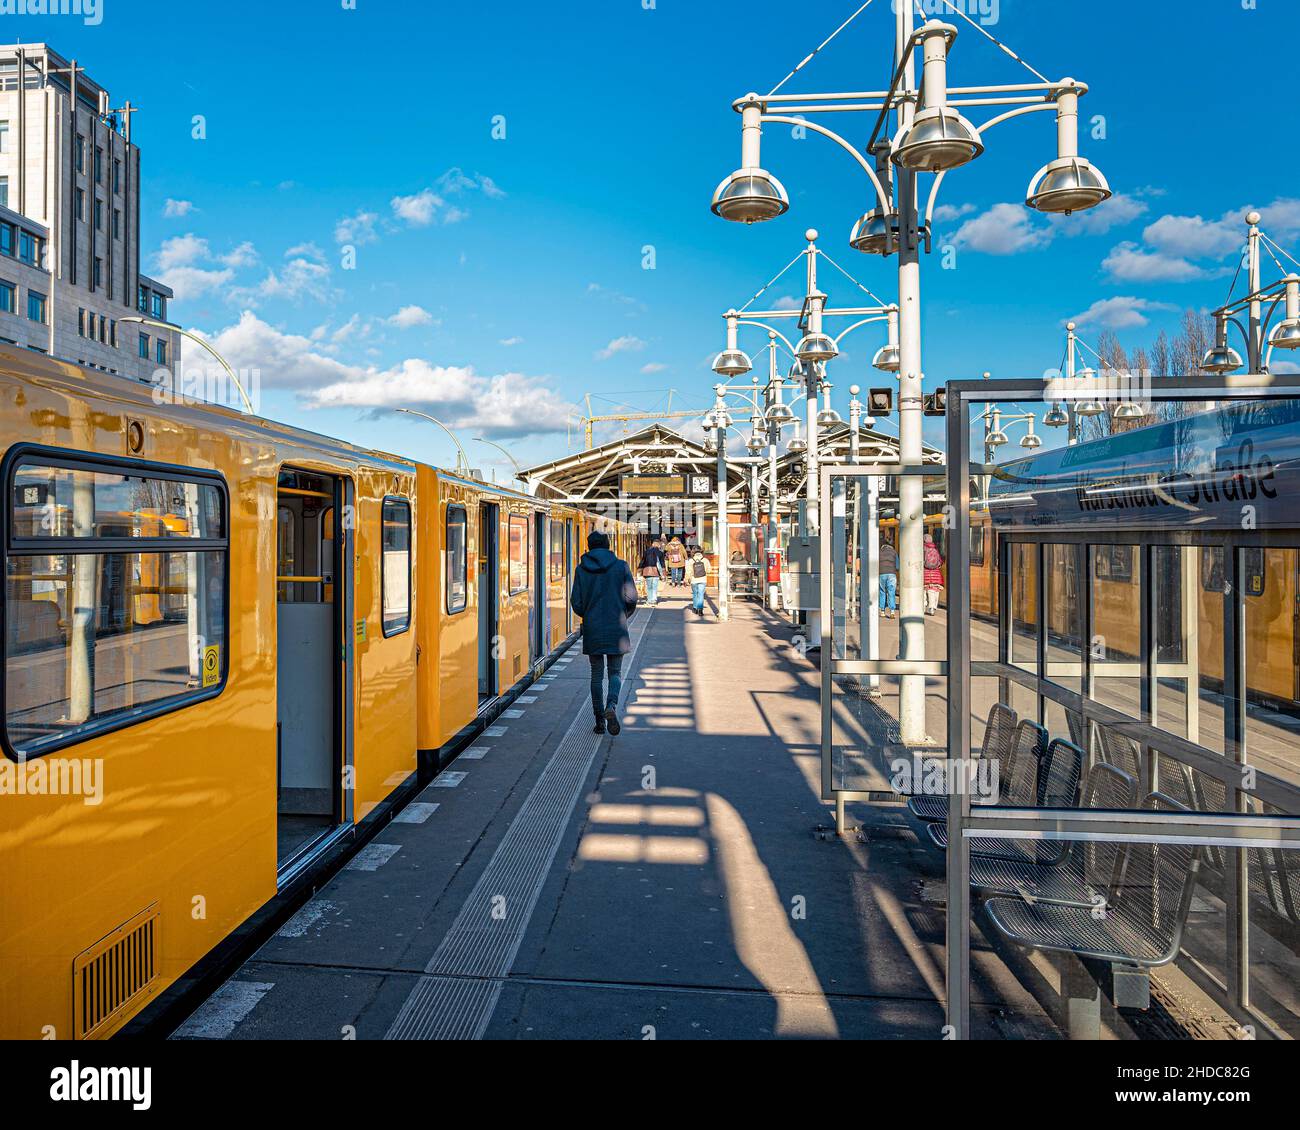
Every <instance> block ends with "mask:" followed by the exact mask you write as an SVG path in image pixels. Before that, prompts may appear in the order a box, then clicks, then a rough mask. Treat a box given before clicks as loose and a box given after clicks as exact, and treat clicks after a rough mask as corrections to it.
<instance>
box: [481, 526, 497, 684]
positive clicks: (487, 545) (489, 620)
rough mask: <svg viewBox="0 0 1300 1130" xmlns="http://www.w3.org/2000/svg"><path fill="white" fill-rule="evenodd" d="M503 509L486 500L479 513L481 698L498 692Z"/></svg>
mask: <svg viewBox="0 0 1300 1130" xmlns="http://www.w3.org/2000/svg"><path fill="white" fill-rule="evenodd" d="M499 523H500V512H499V509H498V507H497V505H496V504H495V503H491V502H484V503H482V504H480V506H479V512H478V544H477V555H478V694H479V698H480V700H482V699H488V698H491V697H492V696H493V695H495V694H496V693H497V683H498V679H497V662H498V658H497V652H498V650H499V642H500V641H499V639H498V635H497V633H498V615H497V613H498V611H499V605H500V591H499V590H500V585H501V558H500V556H499V554H500V531H499Z"/></svg>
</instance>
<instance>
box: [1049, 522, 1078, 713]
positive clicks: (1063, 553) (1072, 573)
mask: <svg viewBox="0 0 1300 1130" xmlns="http://www.w3.org/2000/svg"><path fill="white" fill-rule="evenodd" d="M1045 552H1046V555H1047V561H1046V573H1045V575H1044V577H1043V582H1044V583H1043V588H1044V590H1045V593H1046V596H1045V601H1046V604H1047V677H1048V678H1049V679H1050V680H1051V681H1052V682H1054V683H1056V684H1057V685H1058V686H1062V687H1067V688H1068V689H1069V690H1072V691H1079V690H1082V689H1083V638H1082V637H1083V632H1082V624H1081V609H1082V605H1083V592H1082V587H1083V567H1082V554H1081V552H1080V547H1079V546H1075V545H1049V546H1046V547H1045Z"/></svg>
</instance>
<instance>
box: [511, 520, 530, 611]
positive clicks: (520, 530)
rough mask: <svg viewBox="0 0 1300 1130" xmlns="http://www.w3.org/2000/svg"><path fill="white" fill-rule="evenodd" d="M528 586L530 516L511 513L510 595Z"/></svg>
mask: <svg viewBox="0 0 1300 1130" xmlns="http://www.w3.org/2000/svg"><path fill="white" fill-rule="evenodd" d="M527 588H528V518H527V516H526V515H520V514H511V515H510V595H511V596H514V595H515V594H516V593H521V592H523V591H524V590H525V589H527Z"/></svg>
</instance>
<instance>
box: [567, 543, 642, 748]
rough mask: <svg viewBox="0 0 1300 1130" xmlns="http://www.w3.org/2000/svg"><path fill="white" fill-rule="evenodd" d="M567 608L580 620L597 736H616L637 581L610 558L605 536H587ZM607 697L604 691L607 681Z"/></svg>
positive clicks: (621, 562)
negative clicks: (571, 609) (605, 733)
mask: <svg viewBox="0 0 1300 1130" xmlns="http://www.w3.org/2000/svg"><path fill="white" fill-rule="evenodd" d="M569 604H570V606H571V607H572V608H573V611H574V613H575V614H576V615H578V616H580V617H582V652H583V654H584V655H585V656H586V657H587V658H588V659H589V660H590V661H591V709H592V711H593V712H594V713H595V715H596V729H595V732H596V733H597V734H603V733H604V732H605V730H606V729H607V728H608V730H609V732H610V733H611V734H617V733H618V731H619V729H620V727H619V723H618V696H619V692H620V691H621V690H622V689H623V656H624V655H626V654H627V653H628V652H629V651H631V650H632V638H631V635H630V634H629V633H628V630H627V618H628V617H629V616H631V615H632V613H633V612H635V611H636V581H634V580H633V579H632V570H631V568H629V566H628V563H627V562H626V561H624V560H622V559H621V558H619V557H617V556H615V555H614V553H613V551H612V550H611V549H610V548H609V537H608V536H607V535H606V534H602V533H601V532H600V531H599V530H593V531H592V532H591V533H590V534H589V535H588V536H587V552H586V553H584V554H583V555H582V558H581V559H580V560H579V561H578V568H577V569H576V570H574V575H573V591H572V592H571V593H570V594H569ZM606 675H608V677H609V692H608V694H607V693H606V692H605V676H606Z"/></svg>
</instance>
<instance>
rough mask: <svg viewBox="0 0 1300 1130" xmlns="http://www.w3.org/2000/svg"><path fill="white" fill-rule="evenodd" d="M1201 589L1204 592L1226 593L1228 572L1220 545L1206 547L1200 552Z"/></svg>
mask: <svg viewBox="0 0 1300 1130" xmlns="http://www.w3.org/2000/svg"><path fill="white" fill-rule="evenodd" d="M1201 588H1203V589H1204V590H1205V591H1206V592H1218V593H1223V592H1227V591H1228V570H1227V566H1226V565H1225V559H1224V555H1223V546H1221V545H1207V546H1205V547H1204V548H1203V549H1202V550H1201Z"/></svg>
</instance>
